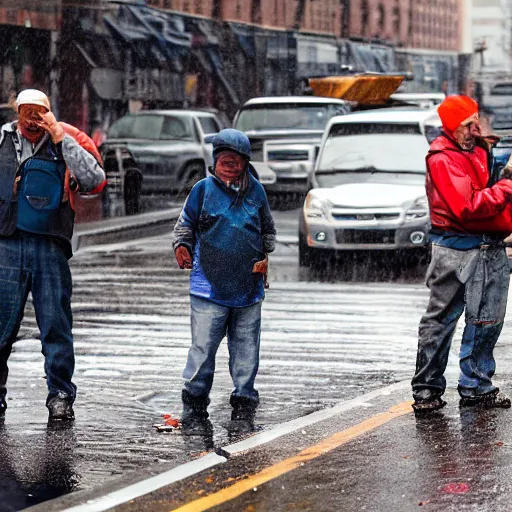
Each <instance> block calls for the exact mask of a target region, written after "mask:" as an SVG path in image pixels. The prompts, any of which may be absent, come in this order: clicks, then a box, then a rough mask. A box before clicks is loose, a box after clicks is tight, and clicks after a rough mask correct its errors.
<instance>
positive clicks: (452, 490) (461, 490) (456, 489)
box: [441, 483, 471, 494]
mask: <svg viewBox="0 0 512 512" xmlns="http://www.w3.org/2000/svg"><path fill="white" fill-rule="evenodd" d="M441 490H442V491H443V492H445V493H447V494H465V493H466V492H469V491H470V490H471V488H470V487H469V485H468V484H466V483H454V484H447V485H445V486H444V487H443V488H442V489H441Z"/></svg>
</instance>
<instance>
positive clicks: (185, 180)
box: [180, 162, 206, 192]
mask: <svg viewBox="0 0 512 512" xmlns="http://www.w3.org/2000/svg"><path fill="white" fill-rule="evenodd" d="M205 176H206V170H205V166H204V164H201V163H199V162H192V163H191V164H187V166H186V167H185V169H184V170H183V172H182V173H181V180H180V184H181V189H182V190H184V191H186V192H190V190H192V187H193V186H194V185H195V184H196V183H197V182H198V181H200V180H202V179H203V178H204V177H205Z"/></svg>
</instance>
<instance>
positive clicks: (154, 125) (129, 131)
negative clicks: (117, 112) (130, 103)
mask: <svg viewBox="0 0 512 512" xmlns="http://www.w3.org/2000/svg"><path fill="white" fill-rule="evenodd" d="M108 137H109V138H110V139H144V140H192V139H193V135H192V127H191V123H190V119H188V118H186V117H178V116H167V115H155V114H138V115H128V116H125V117H123V118H121V119H119V121H117V122H115V123H114V124H113V125H112V126H111V127H110V128H109V130H108Z"/></svg>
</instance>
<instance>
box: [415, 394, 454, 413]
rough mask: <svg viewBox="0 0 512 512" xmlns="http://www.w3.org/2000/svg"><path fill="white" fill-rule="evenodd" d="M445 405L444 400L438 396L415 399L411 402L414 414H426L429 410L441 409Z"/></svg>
mask: <svg viewBox="0 0 512 512" xmlns="http://www.w3.org/2000/svg"><path fill="white" fill-rule="evenodd" d="M445 405H446V402H445V401H444V400H442V399H441V397H440V396H437V397H434V398H429V399H427V400H416V401H415V402H414V403H413V404H412V408H413V409H414V414H416V415H420V414H426V413H429V412H433V411H437V410H439V409H442V408H443V407H444V406H445Z"/></svg>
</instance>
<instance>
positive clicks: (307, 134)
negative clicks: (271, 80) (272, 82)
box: [233, 96, 350, 192]
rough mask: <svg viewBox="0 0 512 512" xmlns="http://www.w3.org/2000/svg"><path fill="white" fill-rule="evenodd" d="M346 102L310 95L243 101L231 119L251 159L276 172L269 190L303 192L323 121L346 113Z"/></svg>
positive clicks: (322, 130) (311, 166)
mask: <svg viewBox="0 0 512 512" xmlns="http://www.w3.org/2000/svg"><path fill="white" fill-rule="evenodd" d="M349 110H350V106H349V103H348V102H346V101H343V100H337V99H332V98H319V97H313V96H285V97H262V98H253V99H251V100H249V101H247V102H246V103H245V104H244V105H243V106H242V108H241V109H240V110H239V111H238V113H237V114H236V116H235V119H234V121H233V126H234V128H236V129H237V130H240V131H243V132H244V133H245V134H246V135H247V136H248V137H249V139H250V141H251V147H252V160H253V162H264V163H265V164H267V165H268V166H269V167H270V168H271V169H272V170H273V171H274V172H275V173H276V175H277V180H276V183H275V184H274V185H269V186H267V187H266V188H267V189H268V190H269V191H270V192H306V191H307V182H308V176H309V174H310V173H311V171H312V170H313V167H314V163H315V158H316V153H317V150H318V147H319V145H320V141H321V139H322V135H323V133H324V129H325V126H326V125H327V122H328V121H329V120H330V119H331V118H332V117H334V116H337V115H342V114H346V113H348V112H349Z"/></svg>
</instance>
